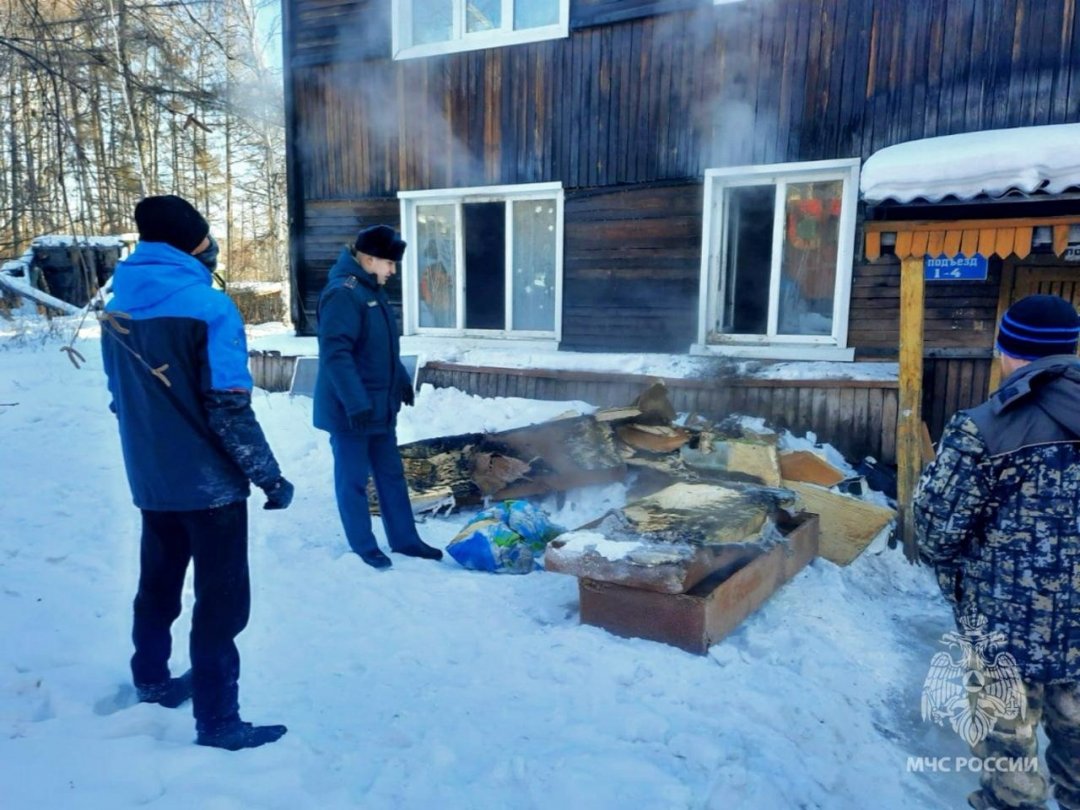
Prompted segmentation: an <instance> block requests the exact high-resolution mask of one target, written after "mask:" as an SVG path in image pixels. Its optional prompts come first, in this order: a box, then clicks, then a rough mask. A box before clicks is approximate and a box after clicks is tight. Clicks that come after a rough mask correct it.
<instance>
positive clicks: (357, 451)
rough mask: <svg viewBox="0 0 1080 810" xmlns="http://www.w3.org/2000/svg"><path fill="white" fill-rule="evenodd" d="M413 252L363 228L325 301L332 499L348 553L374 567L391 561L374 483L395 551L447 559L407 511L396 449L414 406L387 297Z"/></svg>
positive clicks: (322, 385) (324, 396) (323, 395)
mask: <svg viewBox="0 0 1080 810" xmlns="http://www.w3.org/2000/svg"><path fill="white" fill-rule="evenodd" d="M404 254H405V242H404V241H402V240H401V238H400V237H399V236H398V235H397V232H396V231H395V230H394V229H393V228H391V227H389V226H387V225H375V226H373V227H371V228H365V229H364V230H362V231H360V233H359V234H357V237H356V242H355V243H354V244H353V245H352V247H351V248H350V247H345V248H344V249H343V250H342V251H341V255H340V256H338V260H337V262H336V263H335V264H334V266H333V267H332V268H331V269H330V279H329V281H328V282H327V284H326V287H325V288H324V289H323V292H322V295H321V296H320V297H319V374H318V377H317V378H316V380H315V406H314V422H315V427H317V428H319V429H320V430H325V431H328V432H329V433H330V446H331V448H332V449H333V452H334V492H335V495H336V496H337V505H338V512H339V513H340V515H341V522H342V525H343V526H344V527H345V537H346V539H347V540H348V541H349V546H350V547H351V548H352V550H353V551H355V552H356V553H357V554H359V555H360V559H362V560H363V561H364V562H366V563H367V564H368V565H370V566H371V567H372V568H375V569H387V568H390V567H391V565H392V563H391V562H390V558H389V557H387V556H386V555H385V554H383V552H382V551H381V550H380V549H379V546H378V544H377V543H376V541H375V535H374V534H373V533H372V531H371V515H370V513H369V511H368V500H367V481H368V476H369V475H372V476H373V477H374V478H375V489H376V490H377V491H378V493H379V511H380V512H381V514H382V520H383V527H384V528H385V529H386V537H387V540H388V542H389V544H390V549H391V550H392V551H395V552H397V553H398V554H405V555H407V556H410V557H420V558H422V559H429V560H439V559H441V558H442V552H441V551H439V549H437V548H432V547H431V546H429V545H427V544H426V543H425V542H424V541H423V540H421V539H420V535H419V534H417V532H416V522H415V521H414V520H413V514H412V507H411V506H410V504H409V491H408V487H407V486H406V484H405V470H404V467H403V465H402V463H401V454H400V453H399V452H398V447H397V431H396V426H397V415H398V411H399V410H401V406H402V404H403V403H404V404H405V405H412V404H413V397H414V392H413V387H412V383H411V382H410V380H409V377H408V374H406V373H405V368H404V366H402V364H401V350H400V346H399V342H398V329H397V319H396V318H395V317H394V313H393V310H391V309H390V303H389V301H388V300H387V297H386V291H385V290H384V289H383V287H384V285H385V284H386V282H387V279H389V278H390V276H392V275H394V273H395V272H396V269H397V262H399V261H401V257H402V256H403V255H404Z"/></svg>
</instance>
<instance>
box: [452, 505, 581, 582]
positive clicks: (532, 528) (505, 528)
mask: <svg viewBox="0 0 1080 810" xmlns="http://www.w3.org/2000/svg"><path fill="white" fill-rule="evenodd" d="M563 531H564V529H563V528H562V527H560V526H557V525H555V524H554V523H552V522H551V520H550V518H548V516H547V514H546V513H545V512H544V510H542V509H540V508H538V507H536V506H533V505H532V504H531V503H529V502H528V501H503V502H501V503H498V504H495V505H494V506H491V507H489V508H487V509H484V510H483V511H481V512H479V513H478V514H477V515H476V517H474V518H473V519H472V520H470V521H469V522H468V523H467V524H466V525H465V528H464V529H462V530H461V531H460V532H458V533H457V535H455V536H454V539H453V540H451V541H450V544H449V545H448V546H447V547H446V551H447V553H448V554H449V555H450V556H451V557H453V558H454V559H455V560H457V561H458V563H460V564H461V565H463V566H464V567H465V568H470V569H472V570H474V571H489V572H491V573H495V574H527V573H529V572H530V571H533V570H535V569H537V568H539V567H540V561H541V560H542V559H543V555H544V549H545V548H546V547H547V544H548V542H549V541H551V540H553V539H554V538H556V537H558V536H559V535H560V534H562V533H563Z"/></svg>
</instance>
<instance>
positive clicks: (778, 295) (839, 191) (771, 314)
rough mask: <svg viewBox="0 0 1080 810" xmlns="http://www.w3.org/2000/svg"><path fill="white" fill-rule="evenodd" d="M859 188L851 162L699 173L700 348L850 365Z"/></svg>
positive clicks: (856, 166) (855, 162)
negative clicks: (849, 331)
mask: <svg viewBox="0 0 1080 810" xmlns="http://www.w3.org/2000/svg"><path fill="white" fill-rule="evenodd" d="M858 188H859V161H858V159H851V160H830V161H820V162H815V163H786V164H778V165H772V166H746V167H741V168H732V169H711V170H709V171H707V172H706V173H705V227H704V234H703V237H702V270H701V298H700V308H701V309H700V313H699V315H700V317H699V326H698V343H699V348H705V347H708V348H709V349H711V350H714V351H720V352H722V353H726V354H736V355H743V356H756V357H771V358H775V359H803V358H806V359H812V358H821V359H851V357H852V356H853V352H852V351H851V350H849V349H847V325H848V309H849V303H850V302H849V298H850V294H851V268H852V260H853V250H854V241H855V208H856V204H857V201H858Z"/></svg>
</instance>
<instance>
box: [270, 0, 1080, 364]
mask: <svg viewBox="0 0 1080 810" xmlns="http://www.w3.org/2000/svg"><path fill="white" fill-rule="evenodd" d="M286 5H287V6H288V7H289V8H288V13H287V14H286V19H287V21H288V27H287V31H286V41H285V48H286V58H287V65H288V71H289V72H288V75H287V77H286V82H287V97H288V98H289V99H290V107H289V110H290V111H289V121H288V125H289V133H290V161H291V168H290V177H291V179H292V181H293V182H292V186H291V188H290V195H291V200H290V203H291V210H292V212H293V229H292V233H293V237H294V245H295V253H294V262H293V268H294V273H295V274H296V288H297V290H298V292H300V295H299V296H298V297H297V298H298V305H300V306H302V308H303V311H302V312H301V313H299V315H300V320H299V321H298V324H299V328H300V330H301V331H307V332H310V331H311V329H312V328H313V322H312V321H311V320H310V317H311V314H312V310H311V306H312V302H313V301H314V300H315V297H316V296H317V294H318V291H319V289H320V288H321V284H322V280H323V278H324V274H325V272H326V268H327V267H328V266H329V262H330V261H332V258H333V255H332V254H334V253H335V252H336V245H337V244H339V243H341V242H342V241H344V240H346V239H348V237H349V235H350V234H351V233H353V232H355V230H356V228H357V227H359V226H361V225H363V224H367V223H370V222H372V221H376V220H379V221H387V222H390V223H392V224H395V223H396V222H397V207H396V200H395V195H396V193H397V192H398V191H399V190H406V189H422V188H447V187H461V186H473V185H489V184H518V183H532V182H546V181H560V182H561V183H562V184H563V186H564V188H565V189H566V209H565V213H566V219H565V234H566V239H565V253H564V266H565V296H564V300H563V306H564V318H563V331H564V337H565V340H564V343H563V345H564V347H565V348H575V349H596V350H608V351H617V350H626V351H631V350H638V349H637V347H638V346H639V345H641V343H642V342H643V341H642V338H641V335H642V333H643V332H644V331H645V330H656V331H655V334H656V335H658V336H659V339H658V342H657V343H652V342H651V341H650V344H649V345H650V346H652V347H655V348H656V349H657V350H670V351H681V350H684V349H685V347H686V345H687V344H688V343H689V342H690V340H691V339H692V338H693V335H694V332H695V328H696V312H697V272H698V267H699V262H700V256H699V255H697V254H698V251H699V247H698V245H699V244H700V228H701V211H700V202H699V201H700V199H701V190H700V183H701V177H702V175H703V172H704V171H705V170H706V169H708V168H713V167H722V166H727V165H740V164H759V163H779V162H788V161H804V160H821V159H828V158H837V157H861V158H863V159H865V158H867V157H869V156H870V155H871V154H873V153H874V152H875V151H877V150H879V149H881V148H883V147H885V146H889V145H891V144H895V143H899V142H902V141H907V140H911V139H914V138H923V137H931V136H937V135H946V134H952V133H960V132H968V131H974V130H980V129H997V128H1006V127H1015V126H1029V125H1037V124H1052V123H1067V122H1075V121H1080V57H1078V56H1077V54H1078V53H1080V20H1078V15H1077V14H1076V0H911V2H904V3H900V2H895V0H854V1H853V2H844V1H843V0H745V1H744V2H741V3H733V4H728V5H720V6H714V5H712V4H711V3H709V2H691V0H686V1H685V2H682V1H681V0H680V1H676V0H671V1H670V2H662V1H661V0H656V1H655V2H645V1H644V0H580V2H579V1H578V0H572V2H571V11H570V28H571V31H570V36H569V37H567V38H565V39H559V40H551V41H547V42H540V43H534V44H528V45H519V46H512V47H503V48H492V49H488V50H482V51H472V52H465V53H456V54H448V55H444V56H437V57H430V58H424V59H411V60H404V61H396V62H395V61H393V60H392V59H391V58H390V49H391V44H390V18H389V17H390V3H389V2H388V0H287V2H286ZM665 184H666V185H665ZM636 187H640V188H639V189H638V192H640V194H641V195H643V196H642V198H641V199H643V200H645V199H649V200H654V201H655V200H657V199H660V197H657V196H655V195H657V194H661V195H667V196H665V197H663V199H664V200H665V202H664V203H663V204H661V205H660V206H659V207H658V208H654V209H649V208H648V205H645V207H644V208H643V209H642V213H640V215H639V214H635V213H634V211H633V206H634V204H633V203H631V202H630V201H631V200H633V199H634V197H633V194H634V193H635V192H634V189H635V188H636ZM695 187H696V188H695ZM661 188H666V189H667V190H666V191H664V192H660V191H658V190H657V189H661ZM605 198H608V199H609V201H622V202H623V203H625V205H623V206H622V208H621V209H620V207H619V205H620V203H619V202H612V204H611V206H610V207H609V209H608V210H607V213H604V214H597V213H596V212H595V211H591V210H590V208H589V206H590V205H596V204H600V201H602V200H604V199H605ZM606 204H607V203H605V205H606ZM694 205H697V209H696V210H693V206H694ZM694 229H696V233H695V232H694ZM645 234H649V235H650V236H654V237H656V238H657V239H659V240H660V241H653V242H652V244H653V248H652V250H651V251H650V249H649V248H648V247H645V246H642V245H641V243H640V242H634V241H633V240H634V239H635V238H637V237H639V236H641V237H643V236H644V235H645ZM664 239H667V240H668V241H663V240H664ZM626 240H629V241H626ZM330 243H333V245H334V246H335V247H334V248H330V247H328V244H330ZM996 272H997V270H996V269H995V268H992V269H991V275H992V277H991V279H990V280H989V281H988V282H987V283H986V284H985V285H982V286H981V287H980V286H979V285H970V286H968V285H951V287H950V286H949V285H944V286H937V285H931V286H929V287H928V292H927V298H928V300H927V307H928V313H927V314H928V319H927V330H928V331H927V346H928V348H930V349H933V348H934V347H935V346H951V347H961V348H970V349H971V350H972V351H985V350H987V349H988V348H989V345H990V342H991V340H992V330H993V320H994V314H995V312H994V301H993V300H992V299H993V297H994V296H993V294H991V293H990V290H991V289H994V290H996V287H995V286H994V285H995V284H996V283H997V282H996V279H997V277H996V276H994V273H996ZM854 278H855V284H854V288H853V293H852V307H851V332H850V339H849V343H850V344H851V345H854V346H855V347H856V349H857V352H858V356H861V357H875V356H895V351H896V342H897V335H898V304H897V301H898V299H897V296H898V291H899V286H898V285H899V274H898V269H897V268H896V267H895V265H894V264H890V262H889V260H882V261H881V262H878V263H875V264H866V263H860V264H858V265H857V266H856V267H855V274H854ZM661 345H662V349H661ZM936 384H937V383H936V382H935V383H934V385H936Z"/></svg>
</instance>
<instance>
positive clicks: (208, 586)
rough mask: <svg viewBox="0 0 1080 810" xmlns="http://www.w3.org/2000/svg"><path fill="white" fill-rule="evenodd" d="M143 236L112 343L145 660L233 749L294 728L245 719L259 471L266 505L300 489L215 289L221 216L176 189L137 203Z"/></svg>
mask: <svg viewBox="0 0 1080 810" xmlns="http://www.w3.org/2000/svg"><path fill="white" fill-rule="evenodd" d="M135 223H136V225H137V226H138V228H139V244H138V245H137V246H136V247H135V250H134V252H133V253H132V254H131V256H130V258H128V259H126V260H125V261H123V262H121V263H120V265H119V266H118V267H117V268H116V274H115V275H114V276H113V286H112V289H113V293H114V295H113V298H112V300H111V301H109V303H108V305H107V306H106V308H105V309H106V313H105V316H104V318H103V323H102V336H101V349H102V354H103V359H104V366H105V373H106V374H107V375H108V382H109V392H110V393H111V394H112V403H111V405H110V407H111V408H112V410H113V412H114V413H115V414H116V417H117V421H118V423H119V427H120V444H121V448H122V450H123V453H124V467H125V468H126V470H127V475H128V481H129V483H130V485H131V494H132V498H133V500H134V501H135V505H136V506H137V507H139V509H140V510H141V511H142V543H141V554H140V573H139V591H138V594H137V595H136V597H135V621H134V629H133V631H132V639H133V641H134V643H135V654H134V656H133V657H132V659H131V671H132V675H133V677H134V680H135V686H136V689H137V691H138V695H139V699H140V700H142V701H143V702H147V703H159V704H161V705H163V706H168V707H176V706H179V705H180V704H182V703H184V702H185V701H186V700H187V699H188V698H192V697H193V698H194V700H193V703H194V707H193V708H194V714H195V725H196V729H197V731H198V738H197V742H198V743H199V744H200V745H209V746H214V747H216V748H226V749H229V750H232V751H235V750H238V749H241V748H255V747H257V746H260V745H264V744H265V743H270V742H274V741H275V740H277V739H278V738H279V737H281V735H283V734H284V733H285V726H281V725H273V726H253V725H252V724H251V723H245V722H244V721H242V720H241V719H240V714H239V702H238V683H237V682H238V680H239V676H240V654H239V653H238V652H237V649H236V643H235V641H234V639H235V638H236V636H237V635H238V634H239V633H240V631H241V630H243V629H244V627H245V626H246V625H247V621H248V613H249V610H250V607H251V591H250V585H249V581H248V558H247V542H248V537H247V534H248V526H247V521H248V516H247V499H248V495H249V493H250V488H249V482H251V483H253V484H255V485H256V486H257V487H259V488H260V489H261V490H263V492H265V493H266V504H265V505H264V508H266V509H284V508H286V507H287V506H288V505H289V502H290V501H291V500H292V496H293V487H292V484H290V483H289V482H288V481H286V480H285V479H284V478H283V477H282V475H281V470H280V469H279V468H278V464H277V461H276V460H275V459H274V454H273V453H272V452H271V451H270V447H269V446H268V445H267V443H266V437H265V436H264V435H263V432H262V429H261V428H260V427H259V423H258V422H257V421H256V419H255V414H254V412H253V411H252V409H251V387H252V382H251V375H250V374H249V373H248V366H247V362H248V360H247V345H246V340H245V337H244V324H243V322H242V321H241V319H240V313H239V312H238V311H237V309H236V306H235V305H234V304H233V303H232V301H231V300H230V299H229V298H228V297H227V296H226V295H225V294H224V293H222V292H219V291H217V290H214V289H213V288H212V287H211V272H212V271H213V264H214V257H215V256H216V254H217V248H216V245H215V244H214V242H213V239H212V238H211V237H210V226H209V225H208V224H207V222H206V220H205V219H203V217H202V215H201V214H200V213H199V212H198V211H196V210H195V208H194V207H193V206H192V205H191V204H190V203H189V202H187V200H184V199H181V198H180V197H176V196H173V195H166V196H161V197H147V198H146V199H144V200H142V201H141V202H140V203H139V204H138V205H137V206H135ZM189 562H193V563H194V567H195V607H194V610H193V613H192V618H191V671H190V672H188V673H186V674H184V675H182V676H180V677H179V678H170V677H169V656H170V653H171V651H172V636H171V634H170V628H171V626H172V623H173V622H174V621H175V620H176V618H177V617H178V616H179V615H180V608H181V598H180V597H181V591H182V590H183V586H184V575H185V572H186V571H187V567H188V563H189Z"/></svg>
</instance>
